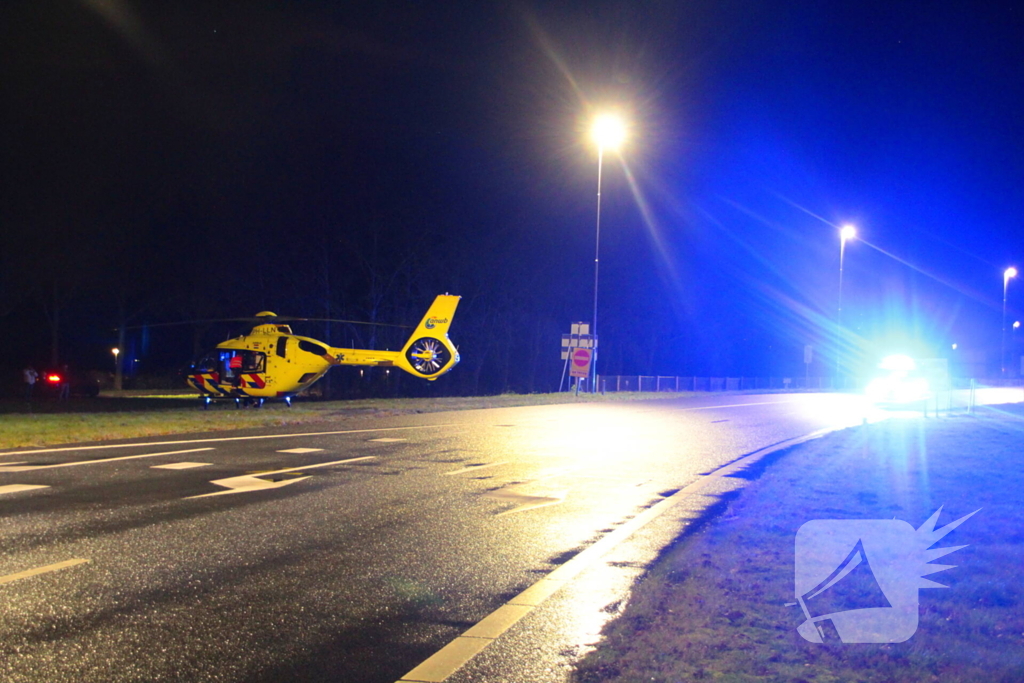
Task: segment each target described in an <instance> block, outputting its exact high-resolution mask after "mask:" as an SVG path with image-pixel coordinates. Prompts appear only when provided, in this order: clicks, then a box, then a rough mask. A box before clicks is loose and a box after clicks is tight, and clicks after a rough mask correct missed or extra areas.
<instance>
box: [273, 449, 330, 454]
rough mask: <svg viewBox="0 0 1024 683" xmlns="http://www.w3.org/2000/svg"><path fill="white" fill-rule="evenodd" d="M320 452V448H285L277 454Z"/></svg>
mask: <svg viewBox="0 0 1024 683" xmlns="http://www.w3.org/2000/svg"><path fill="white" fill-rule="evenodd" d="M322 450H323V449H322V448H287V449H285V450H283V451H278V453H319V452H320V451H322Z"/></svg>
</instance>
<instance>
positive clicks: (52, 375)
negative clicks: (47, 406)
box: [37, 367, 100, 398]
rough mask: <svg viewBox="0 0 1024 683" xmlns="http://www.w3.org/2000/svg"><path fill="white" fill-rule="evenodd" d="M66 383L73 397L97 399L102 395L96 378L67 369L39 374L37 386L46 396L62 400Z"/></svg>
mask: <svg viewBox="0 0 1024 683" xmlns="http://www.w3.org/2000/svg"><path fill="white" fill-rule="evenodd" d="M65 383H67V384H68V392H69V394H70V395H71V396H88V397H89V398H95V397H96V396H99V394H100V383H99V381H98V380H97V379H96V378H95V377H93V376H91V375H89V374H85V373H78V372H74V371H72V370H69V369H68V368H66V367H65V368H62V369H60V370H46V371H45V372H41V373H39V382H38V384H37V386H38V388H39V390H40V393H41V394H43V395H44V396H49V397H52V398H60V395H61V389H62V387H63V385H64V384H65Z"/></svg>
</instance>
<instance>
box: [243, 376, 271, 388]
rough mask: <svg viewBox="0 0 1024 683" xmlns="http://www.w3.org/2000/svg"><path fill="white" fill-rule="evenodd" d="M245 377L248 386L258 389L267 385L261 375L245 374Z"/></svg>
mask: <svg viewBox="0 0 1024 683" xmlns="http://www.w3.org/2000/svg"><path fill="white" fill-rule="evenodd" d="M243 377H245V383H246V386H251V387H255V388H257V389H262V388H263V387H265V386H267V383H266V382H264V381H263V378H262V377H260V376H259V375H243Z"/></svg>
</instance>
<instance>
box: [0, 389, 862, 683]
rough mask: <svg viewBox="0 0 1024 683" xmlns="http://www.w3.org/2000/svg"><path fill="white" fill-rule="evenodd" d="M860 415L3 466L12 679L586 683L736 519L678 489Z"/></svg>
mask: <svg viewBox="0 0 1024 683" xmlns="http://www.w3.org/2000/svg"><path fill="white" fill-rule="evenodd" d="M282 409H283V408H282ZM210 415H211V419H216V411H211V413H210ZM863 415H864V410H863V408H862V407H861V406H860V404H859V402H858V401H857V399H854V398H852V397H848V396H842V395H825V394H822V395H770V396H718V397H716V396H708V397H702V398H699V399H679V400H671V401H666V400H659V401H649V402H635V403H607V404H579V405H558V406H543V407H529V408H503V409H495V410H478V411H464V412H455V413H433V414H425V415H414V416H404V417H395V418H386V419H375V420H369V419H368V420H367V423H366V425H365V427H364V428H363V429H352V428H347V429H346V430H344V431H339V432H336V433H327V432H330V431H331V430H330V427H329V426H324V425H322V424H318V425H316V429H315V432H317V433H308V432H309V431H313V430H310V429H309V428H308V427H307V428H292V429H290V430H286V433H281V432H274V431H268V430H263V431H260V432H247V433H230V434H225V433H217V434H210V435H191V436H182V437H161V438H154V439H146V440H137V441H136V442H135V443H132V444H130V445H115V444H109V443H108V444H95V445H90V446H89V448H78V447H72V448H61V449H53V450H36V451H31V452H21V453H13V452H8V453H3V454H0V518H2V526H0V538H2V540H3V553H2V556H0V599H2V601H3V611H2V614H3V619H2V620H0V680H3V681H8V682H10V683H17V682H21V681H26V682H27V681H32V682H37V681H48V682H54V683H55V682H58V681H75V682H82V681H157V680H159V681H254V682H263V681H267V682H269V681H280V680H289V681H291V680H297V681H344V682H355V683H360V682H363V681H367V682H376V681H381V682H391V681H397V680H442V679H443V678H442V677H443V676H448V673H451V671H448V672H447V673H441V674H438V673H437V671H438V670H440V671H442V672H444V671H445V669H444V667H445V666H448V667H449V669H451V670H453V671H454V673H451V675H450V676H449V677H448V678H447V680H449V681H451V682H452V683H462V682H468V681H484V680H486V681H516V682H518V683H526V682H527V681H558V680H566V679H567V676H568V675H569V672H570V671H571V666H572V662H573V661H574V659H575V658H577V657H578V656H580V655H581V654H583V653H584V652H586V651H587V648H590V647H593V644H594V643H595V641H596V637H597V633H598V632H599V631H600V628H601V626H602V624H604V623H605V621H606V620H607V619H609V618H611V617H613V616H614V615H615V613H616V612H617V611H618V610H619V609H621V606H622V605H623V604H624V601H626V600H628V597H629V588H630V585H631V584H632V582H633V581H634V580H635V579H636V578H637V577H638V576H639V575H640V574H641V572H642V570H643V567H644V565H645V564H646V563H647V562H649V561H650V560H651V559H652V558H653V557H654V556H655V555H656V554H657V552H658V550H659V549H660V548H662V547H663V546H664V545H665V544H666V543H668V542H670V541H671V540H672V539H673V538H674V537H675V536H676V535H678V533H679V532H680V530H682V529H684V528H685V527H686V526H687V525H688V524H691V523H692V522H693V520H694V519H697V518H699V517H700V515H701V514H702V513H703V511H705V510H706V509H707V508H708V506H709V505H713V504H714V502H715V500H716V498H715V495H712V494H714V493H715V492H714V491H710V492H708V494H707V495H697V494H695V495H692V496H686V495H683V494H677V493H676V492H677V491H679V489H681V488H683V487H685V486H687V485H688V484H691V483H693V482H694V481H696V480H698V479H700V475H701V474H704V473H708V472H711V471H713V470H715V469H717V468H719V467H721V466H722V465H724V464H726V463H729V462H731V461H734V460H736V459H737V458H739V457H741V456H743V455H745V454H748V453H751V452H754V451H757V450H758V449H761V448H764V447H766V446H769V445H772V444H777V443H780V442H783V441H786V440H788V439H792V438H795V437H800V436H803V435H807V434H809V433H812V432H814V431H816V430H820V429H823V428H834V427H838V426H844V425H848V424H853V423H857V422H860V421H861V419H862V417H863ZM16 463H17V464H16ZM268 473H269V474H268ZM254 474H259V475H260V476H259V477H256V476H252V475H254ZM26 487H39V488H26ZM727 488H728V486H727V485H726V486H724V487H723V490H725V489H727ZM209 494H218V495H209ZM670 498H671V500H669V499H670ZM666 500H667V501H668V503H669V504H665V503H662V504H661V505H660V506H659V505H658V504H659V503H661V502H662V501H666ZM677 501H678V502H677ZM652 506H655V507H654V508H652ZM652 509H654V510H655V511H656V512H660V511H662V510H663V509H664V511H665V513H664V514H660V515H659V516H657V517H656V518H653V519H650V520H648V517H650V514H647V516H646V517H645V511H649V510H652ZM642 522H646V523H644V524H643V525H642V526H639V527H638V525H639V524H640V523H642ZM633 527H638V528H635V529H634V528H633ZM602 539H604V540H603V541H602ZM595 544H596V545H595ZM588 548H593V549H594V550H593V551H592V552H590V553H587V552H586V550H587V549H588ZM74 561H77V563H75V562H74ZM560 568H562V572H561V573H560V574H554V575H553V574H552V572H554V571H556V570H559V569H560ZM33 570H39V573H35V574H32V573H31V571H33ZM546 577H547V578H546ZM554 577H561V578H560V579H559V581H558V582H557V583H555V582H554ZM563 579H564V580H563ZM538 581H541V582H542V583H541V584H538ZM536 585H542V586H547V587H548V588H549V589H548V590H547V591H546V592H545V596H544V597H547V599H545V600H538V601H537V604H536V605H533V606H531V607H530V608H524V607H522V606H521V604H522V602H523V601H522V600H521V599H520V600H517V599H514V598H515V596H517V595H520V594H521V593H522V591H524V590H525V589H528V588H530V587H531V586H536ZM542 592H544V591H542ZM531 594H532V593H531ZM548 596H549V597H548ZM510 602H512V603H514V604H512V605H511V606H509V605H508V604H507V603H510ZM503 606H504V607H503ZM495 610H498V616H497V617H492V618H491V619H490V620H488V621H487V622H486V623H485V627H484V629H483V631H480V629H479V628H478V629H477V631H476V632H475V633H477V634H478V635H481V636H483V637H482V638H480V639H479V642H480V643H482V645H481V646H480V647H477V648H475V649H478V650H479V649H481V648H483V645H486V646H487V647H485V648H483V649H482V651H481V652H479V654H476V656H475V657H472V658H471V659H470V658H468V657H465V656H463V657H462V659H461V660H460V659H459V656H458V653H455V654H456V657H455V660H454V661H455V664H454V665H452V664H451V661H453V660H452V659H451V657H448V658H447V659H446V660H445V661H447V662H448V663H447V664H446V663H445V661H441V663H440V666H441V668H440V669H436V668H435V669H430V667H429V666H428V667H427V668H426V669H424V668H423V667H420V669H419V670H418V671H419V673H418V674H416V675H413V676H411V677H409V676H407V674H410V672H411V671H414V670H415V669H416V667H417V666H418V665H420V664H421V663H422V662H424V661H425V660H428V658H430V657H431V655H433V654H434V653H436V652H437V651H438V650H440V649H441V648H443V647H444V646H445V645H446V644H448V643H451V642H452V641H453V639H456V638H457V637H458V636H459V635H460V634H462V633H464V632H466V631H467V629H471V628H473V627H474V625H476V624H477V623H478V622H480V621H481V620H482V619H484V618H485V617H487V616H488V615H491V614H492V613H495ZM502 615H504V616H502ZM510 615H511V616H510ZM499 622H502V623H499ZM484 631H486V633H485V632H484ZM462 641H465V642H468V643H470V644H471V645H472V644H473V643H477V640H467V639H465V638H464V639H461V640H460V642H462ZM455 649H458V648H455ZM451 650H452V648H451V647H449V649H448V652H450V651H451ZM442 659H444V658H442ZM463 660H468V661H465V663H464V664H463ZM431 661H434V662H436V661H437V660H436V658H435V660H431ZM459 665H461V666H459ZM431 671H434V673H431ZM403 677H404V678H403ZM431 677H433V678H431Z"/></svg>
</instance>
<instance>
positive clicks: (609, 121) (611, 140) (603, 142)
mask: <svg viewBox="0 0 1024 683" xmlns="http://www.w3.org/2000/svg"><path fill="white" fill-rule="evenodd" d="M590 136H591V138H592V139H593V141H594V142H595V143H597V229H596V231H595V236H594V318H593V321H592V322H591V327H590V334H591V337H592V339H593V345H592V347H591V359H590V376H591V393H597V282H598V269H599V267H600V264H601V174H602V170H603V167H604V152H605V150H606V149H607V150H609V151H613V152H614V151H616V150H618V148H619V146H620V145H622V143H623V141H624V140H625V139H626V126H625V124H624V123H623V122H622V119H621V118H619V117H618V116H615V115H614V114H601V115H600V116H598V117H596V118H595V119H594V122H593V125H592V126H591V128H590Z"/></svg>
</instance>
